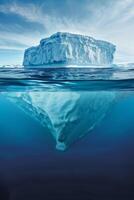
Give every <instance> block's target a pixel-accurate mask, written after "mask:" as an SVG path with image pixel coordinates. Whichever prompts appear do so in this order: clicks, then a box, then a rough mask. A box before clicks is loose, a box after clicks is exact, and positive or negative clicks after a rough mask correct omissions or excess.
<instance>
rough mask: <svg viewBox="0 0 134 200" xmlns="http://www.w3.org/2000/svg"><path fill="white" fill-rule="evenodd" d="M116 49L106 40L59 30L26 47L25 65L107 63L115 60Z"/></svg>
mask: <svg viewBox="0 0 134 200" xmlns="http://www.w3.org/2000/svg"><path fill="white" fill-rule="evenodd" d="M115 50H116V47H115V45H113V44H111V43H109V42H106V41H102V40H96V39H94V38H92V37H89V36H84V35H77V34H72V33H62V32H58V33H55V34H53V35H52V36H50V37H49V38H45V39H42V40H41V41H40V44H39V45H38V46H36V47H31V48H28V49H26V51H25V53H24V60H23V65H24V66H43V65H44V66H46V65H51V64H58V66H59V65H61V64H65V65H107V64H111V63H112V62H113V58H114V52H115Z"/></svg>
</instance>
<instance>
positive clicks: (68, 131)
mask: <svg viewBox="0 0 134 200" xmlns="http://www.w3.org/2000/svg"><path fill="white" fill-rule="evenodd" d="M6 95H7V98H8V99H9V100H11V101H12V102H14V103H15V104H16V105H17V106H19V107H20V108H21V109H23V110H24V111H25V112H26V113H28V114H29V115H30V116H33V118H35V119H37V120H38V121H39V122H40V123H41V124H42V125H43V126H44V127H46V126H47V127H48V129H49V130H50V133H51V134H52V135H53V137H54V139H55V141H56V148H57V149H58V150H66V149H67V148H68V147H69V146H70V145H71V144H72V143H74V142H75V141H77V140H79V139H80V138H81V137H83V136H85V135H86V134H88V133H89V132H90V131H91V130H92V129H93V128H94V127H95V126H96V125H97V124H98V123H99V122H100V121H101V120H102V119H103V118H104V116H105V115H106V114H107V112H108V110H109V109H110V107H111V105H112V103H113V102H114V101H115V98H116V93H115V92H106V91H104V92H103V91H102V92H100V91H99V92H88V91H83V92H82V91H76V92H73V91H66V92H13V93H8V94H6Z"/></svg>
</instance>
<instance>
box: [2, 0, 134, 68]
mask: <svg viewBox="0 0 134 200" xmlns="http://www.w3.org/2000/svg"><path fill="white" fill-rule="evenodd" d="M58 31H66V32H72V33H80V34H84V35H90V36H93V37H95V38H97V39H102V40H108V41H110V42H113V43H114V44H115V45H116V46H117V53H116V55H115V61H116V62H124V61H126V62H134V59H133V54H134V0H0V65H1V64H21V63H22V59H23V53H24V49H25V48H27V47H30V46H33V45H37V44H38V43H39V41H40V39H42V38H45V37H47V36H48V35H51V34H53V33H55V32H58Z"/></svg>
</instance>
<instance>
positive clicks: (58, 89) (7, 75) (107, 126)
mask: <svg viewBox="0 0 134 200" xmlns="http://www.w3.org/2000/svg"><path fill="white" fill-rule="evenodd" d="M0 92H1V93H0V200H6V199H7V200H8V199H9V200H53V199H54V200H55V199H56V200H64V199H65V200H75V199H77V200H113V199H114V200H116V199H117V200H120V199H121V200H133V199H134V69H133V68H132V66H131V68H129V67H126V68H125V67H124V68H123V67H115V68H114V67H113V68H103V69H101V68H81V69H79V68H70V69H66V68H64V69H60V68H59V69H52V68H51V69H27V70H26V69H4V68H1V69H0Z"/></svg>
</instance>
